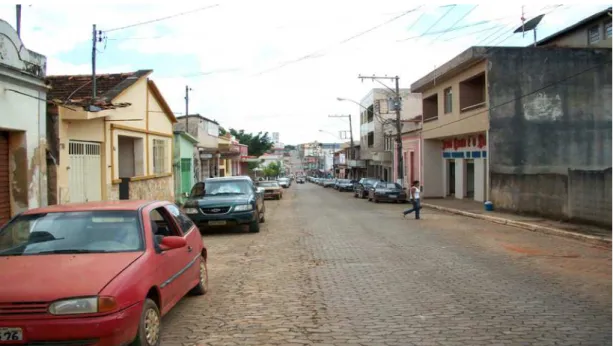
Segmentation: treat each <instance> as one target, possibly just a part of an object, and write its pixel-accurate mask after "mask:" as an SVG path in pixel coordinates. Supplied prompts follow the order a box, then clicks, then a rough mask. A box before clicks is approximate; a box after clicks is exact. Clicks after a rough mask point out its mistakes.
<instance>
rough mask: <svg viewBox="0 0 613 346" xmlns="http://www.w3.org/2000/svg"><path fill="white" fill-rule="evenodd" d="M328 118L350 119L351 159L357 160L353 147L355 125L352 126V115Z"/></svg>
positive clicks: (329, 116) (330, 116)
mask: <svg viewBox="0 0 613 346" xmlns="http://www.w3.org/2000/svg"><path fill="white" fill-rule="evenodd" d="M328 118H349V138H350V139H349V140H350V141H351V151H350V153H351V155H350V156H351V159H352V160H355V157H354V154H353V151H354V150H355V147H354V146H353V125H352V124H351V114H347V115H328Z"/></svg>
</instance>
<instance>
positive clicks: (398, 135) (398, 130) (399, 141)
mask: <svg viewBox="0 0 613 346" xmlns="http://www.w3.org/2000/svg"><path fill="white" fill-rule="evenodd" d="M358 78H359V79H360V80H362V81H364V79H370V80H373V81H377V82H379V79H387V80H394V81H395V82H396V90H395V91H394V90H392V89H391V88H389V87H387V86H386V85H385V84H383V83H381V82H379V83H381V84H383V86H385V87H386V88H387V89H389V90H391V91H392V92H395V94H396V100H395V102H394V110H395V111H396V144H397V145H396V154H397V156H398V167H397V168H398V180H400V185H401V186H402V180H403V169H402V165H403V162H402V161H403V160H402V123H401V121H400V110H401V109H402V100H401V98H400V77H398V76H395V77H388V76H383V77H381V76H375V75H372V76H362V75H359V76H358Z"/></svg>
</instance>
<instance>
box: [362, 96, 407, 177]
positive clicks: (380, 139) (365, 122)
mask: <svg viewBox="0 0 613 346" xmlns="http://www.w3.org/2000/svg"><path fill="white" fill-rule="evenodd" d="M400 98H401V102H400V107H401V108H400V112H401V113H400V117H401V118H405V117H406V116H405V115H403V113H405V112H406V111H407V110H408V109H409V108H410V106H409V105H408V103H407V102H406V101H407V100H412V99H413V97H412V96H411V91H410V90H409V89H400ZM395 102H396V94H395V92H392V91H391V90H387V89H383V88H375V89H372V90H371V91H370V92H369V93H368V94H366V96H364V97H363V98H362V100H361V101H360V102H359V104H360V107H361V109H360V143H361V159H362V160H365V161H366V172H367V173H366V174H367V175H368V176H369V177H375V178H380V179H383V180H386V181H390V180H392V179H393V178H394V175H393V172H392V171H393V160H392V159H393V155H392V151H393V149H394V148H395V145H394V141H393V140H392V139H391V135H392V133H393V131H394V128H395V119H396V105H395Z"/></svg>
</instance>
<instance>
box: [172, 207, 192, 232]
mask: <svg viewBox="0 0 613 346" xmlns="http://www.w3.org/2000/svg"><path fill="white" fill-rule="evenodd" d="M166 209H168V211H169V212H170V214H172V216H174V217H175V218H176V219H177V221H178V223H179V226H180V227H181V231H182V232H183V234H187V232H189V230H190V229H192V227H193V226H194V223H193V222H192V220H191V219H190V218H189V217H187V215H185V214H183V213H182V212H181V210H179V208H177V206H175V205H173V204H170V205H167V206H166Z"/></svg>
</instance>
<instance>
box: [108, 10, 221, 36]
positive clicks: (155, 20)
mask: <svg viewBox="0 0 613 346" xmlns="http://www.w3.org/2000/svg"><path fill="white" fill-rule="evenodd" d="M217 6H219V4H214V5H209V6H205V7H200V8H196V9H193V10H190V11H185V12H181V13H177V14H173V15H170V16H166V17H161V18H157V19H152V20H148V21H144V22H138V23H134V24H130V25H126V26H122V27H119V28H114V29H109V30H104V32H107V33H108V32H111V31H117V30H123V29H128V28H133V27H135V26H140V25H145V24H151V23H156V22H160V21H163V20H167V19H171V18H175V17H180V16H184V15H188V14H192V13H196V12H200V11H204V10H207V9H209V8H213V7H217Z"/></svg>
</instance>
